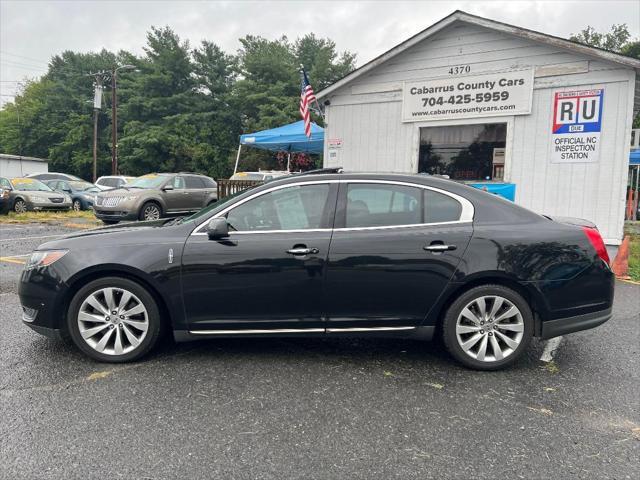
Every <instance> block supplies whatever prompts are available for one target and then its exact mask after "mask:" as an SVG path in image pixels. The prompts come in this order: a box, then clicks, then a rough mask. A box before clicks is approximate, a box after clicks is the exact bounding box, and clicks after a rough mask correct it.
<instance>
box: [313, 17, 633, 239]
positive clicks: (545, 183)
mask: <svg viewBox="0 0 640 480" xmlns="http://www.w3.org/2000/svg"><path fill="white" fill-rule="evenodd" d="M638 71H640V61H638V60H635V59H632V58H628V57H625V56H621V55H617V54H614V53H610V52H607V51H604V50H601V49H597V48H592V47H588V46H585V45H581V44H577V43H574V42H570V41H568V40H564V39H561V38H557V37H553V36H550V35H545V34H542V33H538V32H533V31H531V30H526V29H522V28H518V27H514V26H511V25H506V24H504V23H500V22H496V21H493V20H488V19H485V18H481V17H477V16H474V15H470V14H467V13H464V12H461V11H456V12H454V13H453V14H451V15H449V16H448V17H446V18H444V19H443V20H441V21H439V22H438V23H436V24H434V25H432V26H431V27H429V28H427V29H426V30H424V31H422V32H420V33H418V34H417V35H415V36H413V37H411V38H410V39H408V40H406V41H405V42H403V43H401V44H400V45H397V46H396V47H394V48H392V49H391V50H389V51H388V52H386V53H384V54H382V55H381V56H379V57H378V58H376V59H374V60H372V61H371V62H369V63H367V64H366V65H364V66H362V67H360V68H359V69H357V70H355V71H354V72H352V73H350V74H349V75H347V76H346V77H344V78H343V79H341V80H339V81H338V82H336V83H334V84H333V85H331V86H329V87H327V88H326V89H325V90H323V91H321V92H319V93H318V95H317V96H318V99H319V101H320V102H321V103H323V104H324V105H325V114H326V127H325V145H324V163H325V166H326V167H335V166H342V167H344V168H345V169H348V170H353V171H389V172H427V173H436V174H437V173H440V174H448V175H450V176H451V177H452V178H454V179H460V180H465V181H470V182H471V183H478V182H485V183H486V184H488V185H489V189H490V190H491V189H493V188H494V187H497V188H501V187H502V186H503V185H504V184H509V185H507V186H506V188H509V187H511V188H513V185H515V201H516V203H518V204H520V205H523V206H525V207H527V208H530V209H532V210H534V211H537V212H540V213H545V214H549V215H559V216H572V217H580V218H586V219H589V220H591V221H593V222H595V223H596V224H597V225H598V227H599V229H600V230H601V232H602V234H603V237H604V238H605V240H606V241H607V243H609V244H618V243H620V241H621V239H622V230H623V221H624V206H625V191H626V181H627V168H628V167H627V166H628V161H629V160H628V159H629V138H630V132H631V124H632V118H633V114H634V112H637V111H638V109H639V108H640V93H639V92H640V81H638V80H636V78H637V75H636V73H637V72H638Z"/></svg>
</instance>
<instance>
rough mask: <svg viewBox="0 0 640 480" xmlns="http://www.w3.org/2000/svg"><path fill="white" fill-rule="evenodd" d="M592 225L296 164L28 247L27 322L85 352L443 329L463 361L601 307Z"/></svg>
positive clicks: (501, 360)
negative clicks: (241, 185) (175, 209)
mask: <svg viewBox="0 0 640 480" xmlns="http://www.w3.org/2000/svg"><path fill="white" fill-rule="evenodd" d="M608 261H609V259H608V256H607V252H606V249H605V246H604V244H603V241H602V238H601V236H600V234H599V232H598V231H597V230H596V229H595V228H593V226H592V225H591V224H589V223H588V222H584V223H581V222H580V221H577V220H576V219H562V220H558V221H555V220H553V219H551V218H548V217H544V216H541V215H538V214H535V213H533V212H531V211H529V210H526V209H524V208H522V207H519V206H517V205H515V204H513V203H511V202H508V201H506V200H503V199H501V198H499V197H496V196H494V195H491V194H489V193H486V192H483V191H480V190H476V189H473V188H471V187H467V186H465V185H461V184H458V183H456V182H453V181H450V180H445V179H441V178H436V177H430V176H422V175H388V174H348V173H339V172H335V173H327V172H324V171H321V172H318V173H316V174H307V175H292V176H290V177H287V178H284V179H278V180H274V181H271V182H268V183H266V184H264V185H261V186H258V187H255V188H253V189H250V190H246V191H244V192H242V193H240V194H238V195H236V196H234V197H231V198H227V199H225V200H223V201H219V202H217V203H215V204H214V205H212V206H210V207H207V208H205V209H203V210H201V211H200V212H198V213H196V214H195V215H192V216H190V217H186V218H181V219H172V220H157V221H151V222H140V223H129V224H123V225H118V226H115V227H106V228H102V229H98V230H93V231H89V232H83V233H77V234H73V235H70V236H68V237H66V238H64V239H57V240H55V241H52V242H48V243H45V244H44V245H41V246H40V247H39V248H38V249H37V250H36V251H35V252H34V253H33V255H32V256H31V258H30V260H29V261H28V263H27V265H26V266H25V270H24V272H23V274H22V277H21V281H20V288H19V293H20V299H21V302H22V306H23V321H24V323H25V324H27V325H28V326H30V327H31V328H33V329H34V330H36V331H37V332H40V333H42V334H45V335H51V336H63V337H70V338H71V339H72V340H73V342H74V343H75V344H76V345H77V346H78V347H79V348H80V349H81V350H82V351H83V352H85V353H86V354H88V355H89V356H91V357H93V358H94V359H97V360H99V361H107V362H125V361H130V360H134V359H137V358H139V357H141V356H142V355H144V354H145V353H147V352H148V351H149V350H150V349H151V348H152V347H153V346H154V345H155V344H156V343H157V341H158V339H159V338H160V336H161V335H162V334H163V333H165V332H167V331H169V332H172V333H173V336H174V338H175V339H176V340H178V341H186V340H195V339H200V338H218V337H237V336H278V335H288V336H338V335H388V336H391V335H393V336H404V337H410V338H415V339H424V340H429V339H431V338H432V337H433V336H434V335H436V334H437V335H438V336H442V338H443V340H444V343H445V345H446V346H447V348H448V350H449V352H450V353H451V354H452V356H453V357H455V358H456V359H457V360H458V361H460V362H461V363H463V364H464V365H467V366H469V367H472V368H477V369H485V370H493V369H498V368H501V367H504V366H506V365H509V364H511V363H513V362H514V361H516V359H517V358H518V357H519V356H520V355H521V354H522V353H523V352H524V351H525V350H526V348H527V346H528V345H529V343H530V340H531V338H532V337H534V336H537V337H542V338H550V337H554V336H558V335H562V334H566V333H570V332H575V331H578V330H585V329H588V328H592V327H596V326H598V325H600V324H602V323H604V322H606V321H607V320H608V319H609V318H611V307H612V301H613V290H614V277H613V274H612V272H611V270H610V268H609V265H608Z"/></svg>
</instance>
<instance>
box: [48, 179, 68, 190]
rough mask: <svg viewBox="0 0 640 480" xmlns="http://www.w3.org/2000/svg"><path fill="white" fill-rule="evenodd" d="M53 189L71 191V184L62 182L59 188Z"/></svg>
mask: <svg viewBox="0 0 640 480" xmlns="http://www.w3.org/2000/svg"><path fill="white" fill-rule="evenodd" d="M52 188H59V189H60V190H71V189H70V188H69V184H68V183H67V182H63V181H62V180H61V181H59V182H57V187H52Z"/></svg>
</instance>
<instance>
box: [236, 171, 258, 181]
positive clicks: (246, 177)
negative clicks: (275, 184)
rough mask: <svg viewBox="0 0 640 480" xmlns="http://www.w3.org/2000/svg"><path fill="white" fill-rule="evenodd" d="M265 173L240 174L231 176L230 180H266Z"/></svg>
mask: <svg viewBox="0 0 640 480" xmlns="http://www.w3.org/2000/svg"><path fill="white" fill-rule="evenodd" d="M264 177H265V174H264V173H253V172H239V173H236V174H234V175H232V176H231V178H230V179H229V180H252V181H255V180H264Z"/></svg>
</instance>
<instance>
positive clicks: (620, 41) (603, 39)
mask: <svg viewBox="0 0 640 480" xmlns="http://www.w3.org/2000/svg"><path fill="white" fill-rule="evenodd" d="M630 38H631V34H630V33H629V28H628V27H627V24H626V23H622V24H620V25H615V24H614V25H611V31H610V32H608V33H600V32H596V30H595V28H593V27H592V26H590V25H589V26H587V28H585V29H584V30H582V31H581V32H580V33H577V34H572V35H571V36H570V37H569V40H572V41H574V42H580V43H584V44H586V45H590V46H592V47H598V48H604V49H605V50H609V51H611V52H615V53H620V54H622V55H626V56H627V57H632V58H636V59H640V39H637V38H636V39H635V40H630ZM633 128H640V112H638V114H637V115H636V117H635V118H634V119H633Z"/></svg>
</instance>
